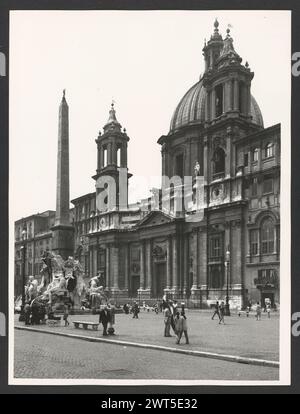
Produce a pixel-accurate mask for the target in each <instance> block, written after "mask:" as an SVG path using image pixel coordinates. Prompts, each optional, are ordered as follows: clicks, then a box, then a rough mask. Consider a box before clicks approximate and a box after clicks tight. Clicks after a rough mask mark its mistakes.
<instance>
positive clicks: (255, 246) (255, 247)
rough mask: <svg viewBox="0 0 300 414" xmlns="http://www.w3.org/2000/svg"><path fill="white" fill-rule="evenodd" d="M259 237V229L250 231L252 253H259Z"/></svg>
mask: <svg viewBox="0 0 300 414" xmlns="http://www.w3.org/2000/svg"><path fill="white" fill-rule="evenodd" d="M258 237H259V231H258V230H251V231H250V254H251V255H257V254H258V251H259V250H258Z"/></svg>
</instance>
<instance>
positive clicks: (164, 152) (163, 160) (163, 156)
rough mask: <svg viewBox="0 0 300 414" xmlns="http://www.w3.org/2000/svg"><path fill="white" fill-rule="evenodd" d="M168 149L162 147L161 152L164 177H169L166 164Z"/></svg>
mask: <svg viewBox="0 0 300 414" xmlns="http://www.w3.org/2000/svg"><path fill="white" fill-rule="evenodd" d="M166 159H167V157H166V148H165V144H164V145H163V147H162V150H161V171H162V175H163V176H164V175H167V173H166V171H167V163H166Z"/></svg>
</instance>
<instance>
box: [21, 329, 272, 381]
mask: <svg viewBox="0 0 300 414" xmlns="http://www.w3.org/2000/svg"><path fill="white" fill-rule="evenodd" d="M14 373H15V378H41V379H42V378H43V379H46V378H48V379H50V378H56V379H72V378H73V379H76V378H77V379H91V378H92V379H112V380H114V379H123V380H126V379H129V380H136V379H172V380H201V379H202V380H209V379H211V380H255V381H258V380H278V375H279V370H278V369H276V368H268V367H260V366H253V365H245V364H238V363H232V362H225V361H220V360H214V359H206V358H199V357H194V356H185V355H178V354H173V353H168V352H161V351H156V350H149V349H139V348H132V347H125V346H120V345H112V344H103V343H91V342H85V341H81V340H79V339H73V338H62V337H59V336H54V335H53V336H52V335H45V334H43V333H36V332H26V331H18V330H15V359H14Z"/></svg>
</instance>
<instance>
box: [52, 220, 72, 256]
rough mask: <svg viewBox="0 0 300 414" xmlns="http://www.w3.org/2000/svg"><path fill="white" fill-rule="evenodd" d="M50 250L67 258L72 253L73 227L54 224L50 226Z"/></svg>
mask: <svg viewBox="0 0 300 414" xmlns="http://www.w3.org/2000/svg"><path fill="white" fill-rule="evenodd" d="M51 230H52V235H53V238H52V240H53V241H52V251H53V253H55V254H59V255H60V256H61V257H62V258H63V259H65V260H67V258H68V257H69V256H73V255H74V227H72V226H65V225H61V224H60V225H56V226H54V227H52V229H51Z"/></svg>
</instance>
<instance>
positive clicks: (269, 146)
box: [265, 142, 274, 158]
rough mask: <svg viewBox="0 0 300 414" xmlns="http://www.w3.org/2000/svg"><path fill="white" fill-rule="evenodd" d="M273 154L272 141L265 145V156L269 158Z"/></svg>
mask: <svg viewBox="0 0 300 414" xmlns="http://www.w3.org/2000/svg"><path fill="white" fill-rule="evenodd" d="M273 156H274V144H273V142H269V143H268V144H267V145H266V146H265V158H270V157H273Z"/></svg>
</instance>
